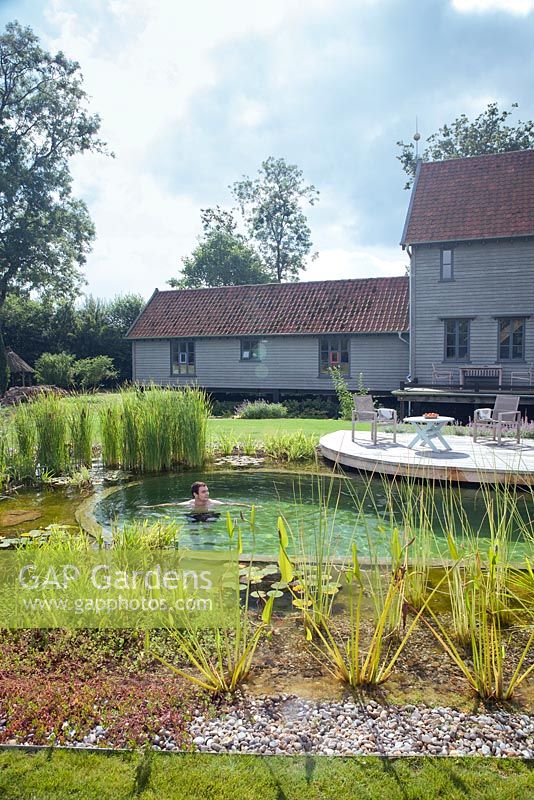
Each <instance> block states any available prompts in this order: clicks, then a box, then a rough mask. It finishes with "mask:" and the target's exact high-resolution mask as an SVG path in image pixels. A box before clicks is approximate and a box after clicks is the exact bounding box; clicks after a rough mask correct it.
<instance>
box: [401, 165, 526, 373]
mask: <svg viewBox="0 0 534 800" xmlns="http://www.w3.org/2000/svg"><path fill="white" fill-rule="evenodd" d="M401 244H402V247H403V248H407V249H408V252H409V255H410V260H411V268H410V369H409V372H410V379H411V381H413V382H416V383H419V384H422V385H430V384H431V383H432V382H433V380H434V382H435V376H436V372H440V374H441V377H442V378H443V377H445V380H446V382H450V383H452V384H461V385H463V386H464V387H466V388H467V386H468V381H469V379H471V380H474V381H475V383H481V382H482V385H484V382H485V381H488V385H489V382H492V383H493V386H496V385H498V384H501V385H503V386H509V385H510V384H511V383H512V384H513V375H512V373H514V371H515V372H516V374H517V372H518V371H519V372H520V374H521V375H523V376H526V375H527V374H529V368H530V365H531V364H533V363H534V150H527V151H517V152H511V153H500V154H492V155H484V156H476V157H472V158H462V159H453V160H450V161H440V162H431V163H421V162H419V164H418V166H417V171H416V176H415V181H414V185H413V189H412V196H411V200H410V205H409V209H408V214H407V218H406V224H405V227H404V232H403V235H402V241H401ZM530 375H531V376H532V372H530ZM523 385H524V384H523Z"/></svg>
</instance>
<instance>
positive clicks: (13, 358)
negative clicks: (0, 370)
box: [6, 347, 35, 386]
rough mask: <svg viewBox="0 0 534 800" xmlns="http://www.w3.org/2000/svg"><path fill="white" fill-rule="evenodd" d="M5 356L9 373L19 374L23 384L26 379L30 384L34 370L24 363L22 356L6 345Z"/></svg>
mask: <svg viewBox="0 0 534 800" xmlns="http://www.w3.org/2000/svg"><path fill="white" fill-rule="evenodd" d="M6 358H7V363H8V366H9V371H10V373H11V375H12V376H15V375H21V376H22V385H23V386H26V381H28V383H29V384H31V382H32V375H33V374H34V372H35V370H34V369H32V367H30V365H29V364H26V362H25V361H24V359H23V358H21V357H20V356H18V355H17V354H16V353H14V352H13V350H12V349H11V347H6Z"/></svg>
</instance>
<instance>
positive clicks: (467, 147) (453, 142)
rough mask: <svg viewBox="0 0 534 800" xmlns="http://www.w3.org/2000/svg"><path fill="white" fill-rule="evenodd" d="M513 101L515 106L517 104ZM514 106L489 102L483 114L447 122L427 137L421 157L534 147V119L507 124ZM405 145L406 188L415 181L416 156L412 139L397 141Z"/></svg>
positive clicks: (402, 159)
mask: <svg viewBox="0 0 534 800" xmlns="http://www.w3.org/2000/svg"><path fill="white" fill-rule="evenodd" d="M517 107H518V104H517V103H512V109H514V108H517ZM512 114H513V110H511V111H507V110H506V109H504V110H503V111H500V110H499V106H498V105H497V103H489V104H488V107H487V108H486V110H485V111H483V112H482V114H479V115H478V117H476V118H475V119H474V120H473V122H471V121H470V120H469V119H468V117H466V115H465V114H461V115H460V116H459V117H458V118H457V119H455V120H454V122H452V123H450V124H449V125H444V126H443V127H442V128H440V129H439V131H438V132H437V133H433V134H432V135H431V136H429V137H428V139H427V140H426V145H427V146H426V147H425V149H424V150H423V153H422V155H421V159H422V160H423V161H445V160H447V159H449V158H465V157H467V156H482V155H485V154H486V153H506V152H508V151H510V150H529V149H530V148H532V147H534V122H532V120H529V121H528V122H518V123H517V125H515V127H512V126H510V125H506V120H507V119H508V117H510V116H511V115H512ZM397 146H398V147H400V148H401V153H400V155H398V156H397V158H398V160H399V161H400V162H401V164H402V168H403V170H404V172H405V173H406V174H407V175H408V181H407V183H406V186H405V187H404V188H405V189H409V188H410V187H411V185H412V183H413V179H414V175H415V168H416V158H415V145H414V144H413V143H412V142H410V143H408V144H405V143H404V142H403V141H400V142H397Z"/></svg>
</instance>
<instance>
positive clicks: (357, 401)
mask: <svg viewBox="0 0 534 800" xmlns="http://www.w3.org/2000/svg"><path fill="white" fill-rule="evenodd" d="M356 422H370V423H371V438H372V440H373V444H376V443H377V439H378V427H379V425H392V426H393V442H394V443H396V442H397V412H396V411H395V409H394V408H379V409H378V411H377V409H376V408H375V406H374V402H373V398H372V396H371V395H370V394H365V395H360V394H355V395H354V409H353V411H352V441H353V442H354V441H355V429H356Z"/></svg>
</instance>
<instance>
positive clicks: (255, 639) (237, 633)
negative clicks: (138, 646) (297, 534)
mask: <svg viewBox="0 0 534 800" xmlns="http://www.w3.org/2000/svg"><path fill="white" fill-rule="evenodd" d="M244 522H245V524H247V525H249V526H250V528H251V529H252V531H254V522H255V509H254V507H252V509H251V512H250V517H249V519H248V520H244ZM227 533H228V542H229V547H230V550H232V549H234V547H235V546H236V545H237V549H238V550H239V542H240V539H241V535H240V524H239V522H238V520H237V519H236V520H232V518H231V517H230V515H228V517H227ZM247 569H248V570H249V572H251V571H252V569H253V563H252V557H251V558H250V561H249V564H248V567H247ZM251 583H252V581H251V580H250V574H249V579H248V580H245V581H244V583H243V584H242V585H241V584H236V583H235V581H232V582H230V583H229V584H228V586H226V587H224V589H223V591H227V592H230V593H232V592H234V593H235V601H236V602H235V613H233V614H232V615H231V618H230V620H229V624H228V625H226V626H222V625H217V626H215V627H214V628H213V630H212V631H211V633H212V636H211V637H210V640H209V641H207V640H206V636H205V633H206V632H205V631H203V630H201V629H198V628H197V627H195V626H194V625H187V622H188V620H187V618H186V627H185V628H183V629H179V628H177V627H176V626H175V625H174V624H173V619H174V618H173V617H169V624H168V625H167V627H166V630H167V632H168V633H169V635H170V637H171V639H172V640H173V641H174V642H175V643H176V646H177V648H178V650H179V652H180V653H181V654H182V655H183V656H185V658H187V660H188V661H189V662H190V664H191V666H192V667H194V668H195V669H196V674H192V673H191V672H189V671H187V670H185V669H181V668H180V667H177V666H176V665H174V664H172V663H171V662H170V661H168V660H167V659H166V658H163V657H162V656H161V655H160V654H159V653H158V652H157V651H155V650H154V648H153V647H152V646H151V639H150V633H149V632H147V634H146V638H145V646H146V650H147V652H148V653H150V655H151V656H153V657H154V658H156V659H157V660H158V661H159V662H160V663H162V664H163V665H164V666H166V667H168V668H169V669H170V670H172V671H173V672H174V673H175V674H177V675H180V676H182V677H184V678H186V679H187V680H188V681H191V682H192V683H194V684H196V685H197V686H200V687H201V688H203V689H205V690H206V691H208V692H211V693H213V694H220V693H223V692H234V691H235V690H236V689H237V688H238V687H239V685H240V684H241V683H242V682H243V681H244V680H245V678H246V677H247V676H248V674H249V672H250V669H251V666H252V660H253V658H254V653H255V652H256V649H257V647H258V644H259V642H260V640H261V639H262V637H263V636H264V635H266V634H267V633H268V631H269V630H270V623H271V617H272V612H273V603H274V600H275V594H276V593H271V594H270V596H269V597H268V598H267V600H266V601H265V603H264V605H263V608H262V610H261V614H260V615H259V618H258V619H257V620H256V621H255V622H252V621H251V615H250V609H249V600H250V596H251V592H250V585H251ZM241 588H243V589H244V598H243V600H242V601H241V602H240V598H239V595H240V590H241ZM258 599H259V600H260V602H262V600H261V597H260V598H258Z"/></svg>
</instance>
